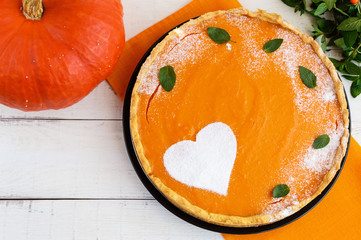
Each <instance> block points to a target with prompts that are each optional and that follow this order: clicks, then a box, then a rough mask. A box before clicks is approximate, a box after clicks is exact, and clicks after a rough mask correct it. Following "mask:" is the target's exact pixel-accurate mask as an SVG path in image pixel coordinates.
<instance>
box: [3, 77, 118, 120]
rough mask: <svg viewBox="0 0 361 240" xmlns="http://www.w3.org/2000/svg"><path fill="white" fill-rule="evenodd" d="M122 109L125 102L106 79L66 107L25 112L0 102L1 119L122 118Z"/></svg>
mask: <svg viewBox="0 0 361 240" xmlns="http://www.w3.org/2000/svg"><path fill="white" fill-rule="evenodd" d="M122 110H123V102H122V101H121V100H120V98H119V97H118V96H117V95H116V94H115V92H114V91H113V90H112V89H111V87H110V86H109V84H108V82H106V81H105V82H102V83H101V84H100V85H99V86H98V87H97V88H95V89H94V90H93V91H92V92H91V93H90V94H89V95H88V96H87V97H85V98H84V99H83V100H81V101H80V102H78V103H76V104H75V105H73V106H71V107H69V108H66V109H61V110H47V111H41V112H23V111H20V110H17V109H12V108H8V107H6V106H4V105H1V104H0V119H4V118H27V119H121V116H122Z"/></svg>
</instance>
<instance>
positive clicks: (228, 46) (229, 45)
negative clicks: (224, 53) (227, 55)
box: [226, 43, 232, 51]
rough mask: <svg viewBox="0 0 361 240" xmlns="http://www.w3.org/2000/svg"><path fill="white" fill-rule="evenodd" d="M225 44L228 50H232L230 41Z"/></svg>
mask: <svg viewBox="0 0 361 240" xmlns="http://www.w3.org/2000/svg"><path fill="white" fill-rule="evenodd" d="M226 46H227V50H229V51H231V50H232V45H231V44H230V43H227V44H226Z"/></svg>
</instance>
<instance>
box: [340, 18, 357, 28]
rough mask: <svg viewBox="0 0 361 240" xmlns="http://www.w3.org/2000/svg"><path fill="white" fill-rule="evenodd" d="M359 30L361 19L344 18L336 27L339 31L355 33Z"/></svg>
mask: <svg viewBox="0 0 361 240" xmlns="http://www.w3.org/2000/svg"><path fill="white" fill-rule="evenodd" d="M359 28H361V19H360V18H358V17H350V18H346V19H345V20H343V21H342V22H341V23H340V25H338V27H337V29H338V30H340V31H355V30H357V29H359Z"/></svg>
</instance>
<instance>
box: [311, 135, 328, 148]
mask: <svg viewBox="0 0 361 240" xmlns="http://www.w3.org/2000/svg"><path fill="white" fill-rule="evenodd" d="M329 143H330V137H329V136H328V135H327V134H323V135H321V136H319V137H318V138H316V139H315V141H314V142H313V148H314V149H321V148H324V147H326V146H327V145H328V144H329Z"/></svg>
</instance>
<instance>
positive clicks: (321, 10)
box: [314, 3, 327, 16]
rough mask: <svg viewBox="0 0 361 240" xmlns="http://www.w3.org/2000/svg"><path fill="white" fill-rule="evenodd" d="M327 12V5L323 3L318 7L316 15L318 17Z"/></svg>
mask: <svg viewBox="0 0 361 240" xmlns="http://www.w3.org/2000/svg"><path fill="white" fill-rule="evenodd" d="M326 11H327V5H326V3H321V4H320V5H318V7H317V9H316V11H315V13H314V15H315V16H318V15H321V14H324V13H325V12H326Z"/></svg>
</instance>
